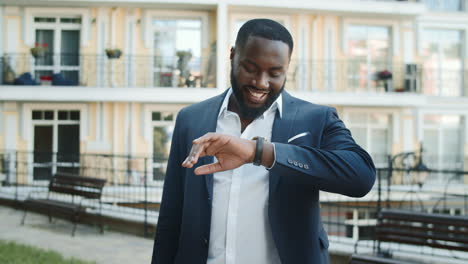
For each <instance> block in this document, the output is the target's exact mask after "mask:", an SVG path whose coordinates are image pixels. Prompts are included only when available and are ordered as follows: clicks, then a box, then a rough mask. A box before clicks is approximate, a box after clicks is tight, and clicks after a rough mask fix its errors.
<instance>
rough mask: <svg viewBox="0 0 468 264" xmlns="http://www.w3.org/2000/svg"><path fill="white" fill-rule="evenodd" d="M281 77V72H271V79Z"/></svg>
mask: <svg viewBox="0 0 468 264" xmlns="http://www.w3.org/2000/svg"><path fill="white" fill-rule="evenodd" d="M280 75H281V72H270V76H271V77H279V76H280Z"/></svg>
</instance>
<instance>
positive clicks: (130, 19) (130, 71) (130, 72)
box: [124, 9, 136, 87]
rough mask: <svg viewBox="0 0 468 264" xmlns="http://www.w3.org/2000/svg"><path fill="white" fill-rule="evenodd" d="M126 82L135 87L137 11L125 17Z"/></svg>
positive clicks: (129, 11)
mask: <svg viewBox="0 0 468 264" xmlns="http://www.w3.org/2000/svg"><path fill="white" fill-rule="evenodd" d="M125 36H126V37H125V38H126V43H125V51H124V59H125V81H126V84H127V86H128V87H133V86H135V66H134V61H133V59H134V58H133V54H134V53H135V39H136V38H135V11H134V9H130V10H128V11H127V12H126V17H125Z"/></svg>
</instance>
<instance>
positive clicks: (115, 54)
mask: <svg viewBox="0 0 468 264" xmlns="http://www.w3.org/2000/svg"><path fill="white" fill-rule="evenodd" d="M106 55H107V58H109V59H118V58H120V55H122V51H121V50H120V49H106Z"/></svg>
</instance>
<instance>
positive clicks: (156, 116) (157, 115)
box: [151, 112, 161, 121]
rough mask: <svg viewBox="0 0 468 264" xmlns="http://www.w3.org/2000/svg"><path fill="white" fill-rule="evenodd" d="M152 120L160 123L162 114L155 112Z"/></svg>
mask: <svg viewBox="0 0 468 264" xmlns="http://www.w3.org/2000/svg"><path fill="white" fill-rule="evenodd" d="M151 120H153V121H160V120H161V112H153V113H152V116H151Z"/></svg>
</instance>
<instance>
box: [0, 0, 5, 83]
mask: <svg viewBox="0 0 468 264" xmlns="http://www.w3.org/2000/svg"><path fill="white" fill-rule="evenodd" d="M0 32H5V28H4V27H3V6H0ZM3 36H4V34H0V57H1V56H3ZM0 81H2V77H1V76H0Z"/></svg>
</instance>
